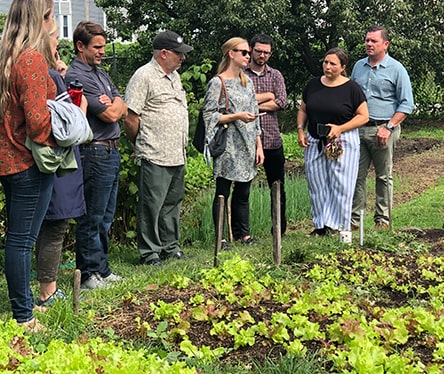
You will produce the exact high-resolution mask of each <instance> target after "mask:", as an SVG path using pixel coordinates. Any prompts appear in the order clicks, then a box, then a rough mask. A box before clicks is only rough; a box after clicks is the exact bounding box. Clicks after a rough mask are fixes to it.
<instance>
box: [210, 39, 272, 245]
mask: <svg viewBox="0 0 444 374" xmlns="http://www.w3.org/2000/svg"><path fill="white" fill-rule="evenodd" d="M222 53H223V59H222V61H221V63H220V64H219V68H218V72H217V74H218V76H217V77H214V78H212V79H211V80H210V81H209V83H208V87H207V93H206V96H205V101H204V109H203V112H204V119H205V123H206V130H207V138H208V139H211V138H212V137H213V136H214V134H215V133H216V131H217V127H218V126H219V125H223V124H229V125H228V129H227V146H226V149H225V152H224V153H222V155H220V156H218V157H216V158H214V160H213V176H214V178H215V180H216V191H215V196H214V200H213V220H214V224H215V225H216V224H217V204H218V196H219V195H222V196H224V198H225V201H226V200H227V199H228V196H229V194H230V188H231V184H232V183H234V187H233V196H232V200H231V214H232V216H231V223H232V230H233V237H234V239H236V240H240V241H241V242H242V243H244V244H254V243H255V240H254V239H253V238H252V237H251V235H250V223H249V211H250V208H249V196H250V185H251V181H252V179H253V178H254V177H255V176H256V174H257V171H256V167H257V166H259V165H262V164H263V162H264V152H263V150H262V143H261V138H260V135H261V129H260V124H259V119H258V112H259V111H258V105H257V101H256V96H255V92H254V87H253V83H252V81H251V80H250V78H248V77H247V76H246V75H245V73H244V71H243V69H244V68H245V67H246V66H247V64H248V62H249V59H250V47H249V45H248V42H247V41H246V40H245V39H242V38H238V37H235V38H231V39H229V40H228V41H226V42H225V43H224V45H223V46H222ZM221 79H223V81H224V82H225V85H226V88H227V91H228V97H229V107H228V114H222V113H220V112H219V110H220V109H222V108H225V96H223V99H222V101H221V103H218V101H219V95H220V92H221V87H222V82H221ZM222 247H223V248H224V249H227V248H228V245H227V244H226V242H225V241H224V240H223V242H222Z"/></svg>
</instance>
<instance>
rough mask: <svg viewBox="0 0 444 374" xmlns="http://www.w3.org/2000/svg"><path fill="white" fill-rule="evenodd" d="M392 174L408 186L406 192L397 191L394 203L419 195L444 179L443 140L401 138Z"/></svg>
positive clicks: (400, 202) (403, 201)
mask: <svg viewBox="0 0 444 374" xmlns="http://www.w3.org/2000/svg"><path fill="white" fill-rule="evenodd" d="M393 176H394V178H396V177H399V178H401V181H402V184H403V185H404V183H406V184H408V186H409V188H408V189H405V191H400V190H395V191H394V195H393V204H394V205H399V204H402V203H405V202H407V201H409V200H412V199H415V198H416V197H418V196H419V195H420V194H421V193H423V192H424V191H425V190H427V189H428V188H430V187H431V186H433V184H435V183H436V181H437V180H438V179H439V178H444V141H439V140H433V139H401V140H400V142H399V144H398V147H397V148H396V150H395V158H394V165H393Z"/></svg>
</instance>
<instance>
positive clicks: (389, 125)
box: [385, 122, 395, 132]
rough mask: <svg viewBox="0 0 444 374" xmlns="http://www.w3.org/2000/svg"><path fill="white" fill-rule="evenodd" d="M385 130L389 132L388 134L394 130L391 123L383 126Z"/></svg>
mask: <svg viewBox="0 0 444 374" xmlns="http://www.w3.org/2000/svg"><path fill="white" fill-rule="evenodd" d="M385 128H386V129H387V130H389V131H390V132H393V130H394V129H395V126H394V125H393V123H391V122H389V123H387V124H386V125H385Z"/></svg>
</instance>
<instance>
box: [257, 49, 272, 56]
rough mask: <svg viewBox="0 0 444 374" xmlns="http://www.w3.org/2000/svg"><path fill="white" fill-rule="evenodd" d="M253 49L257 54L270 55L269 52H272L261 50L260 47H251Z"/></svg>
mask: <svg viewBox="0 0 444 374" xmlns="http://www.w3.org/2000/svg"><path fill="white" fill-rule="evenodd" d="M253 51H254V52H255V53H257V54H258V55H261V54H264V55H265V56H271V54H272V53H273V52H269V51H261V50H260V49H256V48H253Z"/></svg>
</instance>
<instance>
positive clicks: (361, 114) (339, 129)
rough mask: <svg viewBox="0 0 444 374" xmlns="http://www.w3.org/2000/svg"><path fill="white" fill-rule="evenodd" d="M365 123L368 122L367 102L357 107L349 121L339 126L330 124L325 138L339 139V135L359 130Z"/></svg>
mask: <svg viewBox="0 0 444 374" xmlns="http://www.w3.org/2000/svg"><path fill="white" fill-rule="evenodd" d="M367 122H368V107H367V102H366V101H363V102H362V103H361V105H359V106H358V109H356V113H355V115H354V116H353V118H352V119H351V120H350V121H348V122H346V123H344V124H342V125H340V126H338V125H334V124H331V123H329V124H328V125H329V126H330V128H331V130H330V132H329V133H328V135H327V138H328V139H337V138H339V135H341V134H342V133H343V132H347V131H350V130H353V129H356V128H359V127H361V126H363V125H365V124H366V123H367Z"/></svg>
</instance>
